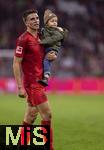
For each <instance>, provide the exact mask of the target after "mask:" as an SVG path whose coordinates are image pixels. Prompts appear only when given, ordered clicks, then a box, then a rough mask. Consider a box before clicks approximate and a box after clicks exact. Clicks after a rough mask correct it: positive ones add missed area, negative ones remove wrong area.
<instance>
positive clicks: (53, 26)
mask: <svg viewBox="0 0 104 150" xmlns="http://www.w3.org/2000/svg"><path fill="white" fill-rule="evenodd" d="M44 25H45V27H44V28H43V30H42V39H41V41H40V43H41V44H43V45H44V47H45V52H46V54H47V53H50V52H54V53H55V55H56V58H57V53H58V52H59V51H60V47H61V44H62V41H63V40H64V37H65V34H66V32H67V30H66V29H63V28H61V27H58V18H57V16H56V15H55V14H54V13H53V12H52V11H51V10H49V9H47V10H46V11H45V13H44ZM51 63H52V61H50V60H48V59H47V58H46V57H45V59H44V62H43V65H44V73H43V79H41V80H39V81H38V82H39V83H40V84H42V85H43V86H47V85H48V79H49V77H50V74H51V73H50V69H51Z"/></svg>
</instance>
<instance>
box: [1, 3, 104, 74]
mask: <svg viewBox="0 0 104 150" xmlns="http://www.w3.org/2000/svg"><path fill="white" fill-rule="evenodd" d="M28 8H36V9H37V10H38V11H39V16H40V19H41V27H42V26H43V15H44V10H45V9H46V8H48V9H51V10H53V11H54V12H55V13H56V14H57V16H58V18H59V26H61V27H65V28H67V29H68V30H69V34H68V37H67V38H66V40H65V41H64V43H63V46H62V48H61V50H60V53H59V56H58V59H57V60H56V61H55V62H53V66H52V74H53V76H58V77H80V76H81V77H82V76H101V77H102V76H104V1H103V0H73V1H71V0H25V1H22V0H16V1H14V0H8V1H4V0H0V51H1V52H2V49H11V50H13V49H14V47H15V42H16V38H17V37H18V36H19V35H20V34H21V33H22V32H23V31H24V30H25V26H24V24H23V22H22V18H21V15H22V12H23V11H24V10H26V9H28ZM1 52H0V53H1ZM0 59H1V58H0ZM5 59H6V58H4V59H2V60H0V70H1V71H0V75H3V76H4V74H5V73H3V70H4V72H5V71H6V70H7V69H6V70H5V67H4V66H6V65H7V68H8V67H9V65H11V64H12V62H10V64H9V63H7V62H8V60H5ZM3 60H4V62H3ZM9 61H10V60H9ZM5 63H6V64H5ZM9 68H10V67H9ZM11 72H12V71H10V76H11V75H12V73H11Z"/></svg>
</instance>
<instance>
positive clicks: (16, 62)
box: [13, 56, 26, 97]
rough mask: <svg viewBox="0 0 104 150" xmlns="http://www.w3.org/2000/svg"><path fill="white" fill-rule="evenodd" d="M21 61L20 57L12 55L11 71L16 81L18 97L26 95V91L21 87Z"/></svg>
mask: <svg viewBox="0 0 104 150" xmlns="http://www.w3.org/2000/svg"><path fill="white" fill-rule="evenodd" d="M21 61H22V58H19V57H16V56H14V59H13V72H14V77H15V80H16V83H17V88H18V95H19V96H20V97H26V92H25V90H24V87H23V83H22V76H21Z"/></svg>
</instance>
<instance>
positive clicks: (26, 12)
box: [22, 9, 38, 21]
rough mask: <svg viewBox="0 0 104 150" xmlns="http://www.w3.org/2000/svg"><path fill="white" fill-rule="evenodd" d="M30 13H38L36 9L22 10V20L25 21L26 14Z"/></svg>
mask: <svg viewBox="0 0 104 150" xmlns="http://www.w3.org/2000/svg"><path fill="white" fill-rule="evenodd" d="M32 13H38V11H37V10H35V9H28V10H26V11H24V13H23V15H22V17H23V20H24V21H26V19H27V16H28V15H30V14H32Z"/></svg>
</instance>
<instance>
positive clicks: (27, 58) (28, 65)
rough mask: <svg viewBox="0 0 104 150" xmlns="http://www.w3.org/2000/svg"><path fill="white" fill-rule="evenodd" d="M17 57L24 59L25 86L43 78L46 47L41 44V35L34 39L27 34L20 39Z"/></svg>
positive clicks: (16, 52) (17, 46)
mask: <svg viewBox="0 0 104 150" xmlns="http://www.w3.org/2000/svg"><path fill="white" fill-rule="evenodd" d="M15 56H16V57H20V58H23V60H22V71H23V78H24V83H25V85H28V84H30V83H35V82H36V81H37V80H39V79H41V78H42V73H43V59H44V47H43V46H42V45H41V44H40V43H39V35H37V37H34V36H33V35H32V34H31V33H29V32H25V33H23V34H22V35H21V36H20V37H19V38H18V39H17V44H16V49H15Z"/></svg>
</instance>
